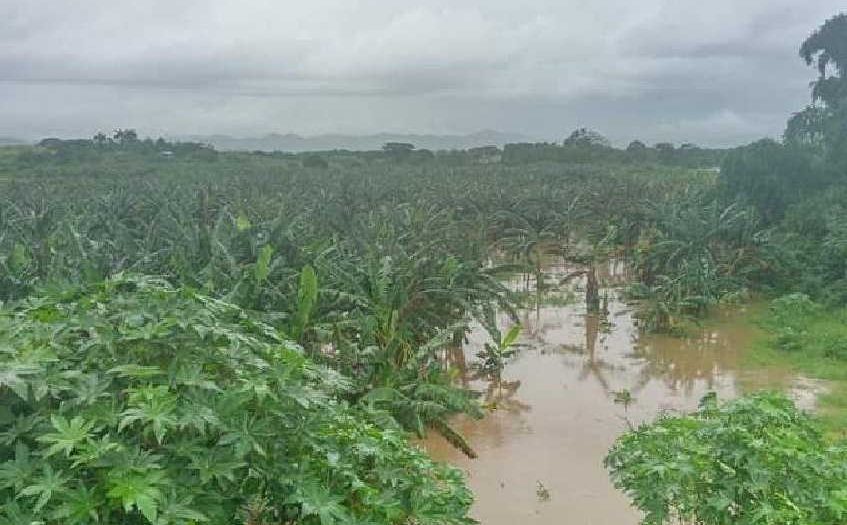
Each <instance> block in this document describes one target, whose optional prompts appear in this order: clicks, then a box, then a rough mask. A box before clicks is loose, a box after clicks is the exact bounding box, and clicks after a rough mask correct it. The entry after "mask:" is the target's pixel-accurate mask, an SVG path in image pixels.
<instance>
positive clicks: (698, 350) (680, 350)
mask: <svg viewBox="0 0 847 525" xmlns="http://www.w3.org/2000/svg"><path fill="white" fill-rule="evenodd" d="M732 350H733V349H732V348H729V344H728V342H727V341H726V340H725V339H723V338H722V337H721V336H720V335H719V334H716V333H714V332H711V331H708V330H704V331H702V332H700V333H699V334H697V335H696V336H694V337H687V338H667V337H655V338H646V340H644V341H642V342H641V344H639V345H638V347H637V348H636V354H635V355H636V356H638V357H640V358H642V359H643V361H644V365H643V366H642V369H641V371H640V373H639V374H640V375H641V376H642V381H643V382H645V383H646V382H648V381H649V380H650V379H652V378H661V379H662V380H663V381H664V383H665V384H666V385H667V387H668V388H669V389H671V390H673V391H675V392H676V391H682V392H684V393H686V394H691V393H692V392H693V391H694V389H695V388H696V387H697V386H698V385H705V386H706V388H709V389H713V388H716V387H718V386H720V381H721V379H723V378H724V372H725V371H726V370H728V369H732V368H735V366H734V365H735V363H736V354H735V352H734V351H732Z"/></svg>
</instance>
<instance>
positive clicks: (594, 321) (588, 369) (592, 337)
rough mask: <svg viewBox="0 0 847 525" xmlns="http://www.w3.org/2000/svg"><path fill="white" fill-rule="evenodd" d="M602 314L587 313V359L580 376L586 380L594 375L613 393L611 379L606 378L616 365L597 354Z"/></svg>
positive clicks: (607, 391)
mask: <svg viewBox="0 0 847 525" xmlns="http://www.w3.org/2000/svg"><path fill="white" fill-rule="evenodd" d="M601 317H602V316H601V315H596V314H586V315H585V321H584V323H583V324H584V325H585V353H584V355H585V359H584V361H583V363H582V370H581V371H580V374H579V378H580V379H581V380H585V379H586V378H588V377H590V376H593V377H594V378H595V379H596V380H597V382H598V383H599V384H600V386H601V387H602V388H603V391H604V392H606V393H607V394H609V393H611V390H612V389H611V387H610V385H609V380H608V379H607V378H606V372H608V371H610V370H612V369H614V366H613V365H611V364H609V363H606V362H605V361H604V360H603V359H600V358H598V356H597V340H598V339H599V337H600V327H601V324H602V321H603V319H601Z"/></svg>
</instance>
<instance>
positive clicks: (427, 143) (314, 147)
mask: <svg viewBox="0 0 847 525" xmlns="http://www.w3.org/2000/svg"><path fill="white" fill-rule="evenodd" d="M171 138H172V139H173V140H180V141H190V142H202V143H204V144H211V145H213V146H214V147H215V149H218V150H246V151H254V150H260V151H291V152H300V151H326V150H334V149H347V150H353V151H369V150H377V149H380V148H382V145H383V144H385V143H386V142H409V143H411V144H414V145H415V147H416V148H418V149H430V150H450V149H468V148H475V147H478V146H502V145H503V144H510V143H515V142H535V140H534V139H532V138H530V137H526V136H524V135H520V134H516V133H503V132H499V131H492V130H486V131H479V132H476V133H471V134H469V135H416V134H395V133H378V134H375V135H342V134H327V135H315V136H311V137H303V136H300V135H294V134H286V135H280V134H278V133H271V134H269V135H265V136H263V137H254V138H239V137H231V136H229V135H185V136H176V137H171Z"/></svg>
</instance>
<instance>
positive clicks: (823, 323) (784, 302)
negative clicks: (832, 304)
mask: <svg viewBox="0 0 847 525" xmlns="http://www.w3.org/2000/svg"><path fill="white" fill-rule="evenodd" d="M754 319H755V320H756V321H757V322H758V323H759V324H760V325H761V326H762V328H763V329H764V335H763V336H762V337H761V338H760V339H759V340H757V341H755V342H754V344H753V345H752V348H751V349H750V352H748V353H747V354H746V359H745V366H747V367H750V368H766V367H787V368H789V369H791V370H793V371H796V372H797V373H799V374H802V375H804V376H807V377H810V378H814V379H822V380H824V381H826V382H827V383H828V384H827V390H826V392H825V393H823V394H822V395H820V397H819V398H818V410H817V412H818V415H819V417H820V420H821V423H822V424H823V426H824V429H825V430H826V431H827V433H828V434H829V435H830V436H831V437H833V438H836V437H845V436H847V309H844V308H841V309H828V308H825V307H823V306H821V305H819V304H816V303H813V302H811V301H810V300H808V298H806V297H805V296H801V295H790V296H786V297H783V298H780V299H777V300H775V301H774V302H773V303H772V304H771V307H770V308H769V309H768V310H767V311H765V312H763V313H762V314H760V315H757V316H755V317H754Z"/></svg>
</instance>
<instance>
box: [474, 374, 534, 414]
mask: <svg viewBox="0 0 847 525" xmlns="http://www.w3.org/2000/svg"><path fill="white" fill-rule="evenodd" d="M520 386H521V381H520V380H519V379H516V380H514V381H504V380H503V379H501V378H495V379H492V380H490V381H489V382H488V387H487V388H486V390H485V405H486V406H488V407H490V408H495V409H497V410H508V411H509V412H526V411H527V410H529V409H530V406H529V405H527V404H526V403H523V402H522V401H520V400H518V399H515V395H516V394H517V392H518V389H519V388H520Z"/></svg>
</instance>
